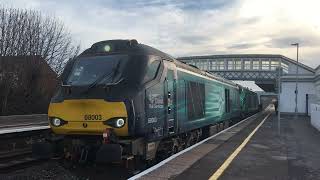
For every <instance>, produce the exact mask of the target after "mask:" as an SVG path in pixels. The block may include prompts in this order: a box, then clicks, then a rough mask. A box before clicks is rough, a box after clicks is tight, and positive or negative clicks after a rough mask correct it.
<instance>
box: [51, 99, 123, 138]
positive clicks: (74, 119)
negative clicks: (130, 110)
mask: <svg viewBox="0 0 320 180" xmlns="http://www.w3.org/2000/svg"><path fill="white" fill-rule="evenodd" d="M48 117H49V122H50V126H51V129H52V130H53V132H55V133H56V134H92V135H101V134H102V133H103V131H104V130H105V129H106V128H112V129H114V132H115V134H116V135H117V136H127V135H128V122H127V121H128V115H127V109H126V106H125V104H124V102H108V101H105V100H103V99H77V100H65V101H63V102H59V103H50V106H49V111H48Z"/></svg>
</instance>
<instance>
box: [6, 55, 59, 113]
mask: <svg viewBox="0 0 320 180" xmlns="http://www.w3.org/2000/svg"><path fill="white" fill-rule="evenodd" d="M57 84H58V80H57V74H56V73H55V72H54V71H53V70H52V69H51V68H50V66H49V65H48V64H47V62H46V61H45V60H44V59H42V58H41V57H40V56H6V57H1V56H0V115H14V114H34V113H47V108H48V104H49V102H50V99H51V96H52V95H53V93H54V90H55V88H56V87H57Z"/></svg>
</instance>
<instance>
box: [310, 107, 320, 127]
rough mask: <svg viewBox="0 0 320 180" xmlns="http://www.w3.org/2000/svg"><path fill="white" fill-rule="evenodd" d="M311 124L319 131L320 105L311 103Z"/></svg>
mask: <svg viewBox="0 0 320 180" xmlns="http://www.w3.org/2000/svg"><path fill="white" fill-rule="evenodd" d="M311 125H312V126H313V127H315V128H317V129H318V130H319V131H320V105H317V104H311Z"/></svg>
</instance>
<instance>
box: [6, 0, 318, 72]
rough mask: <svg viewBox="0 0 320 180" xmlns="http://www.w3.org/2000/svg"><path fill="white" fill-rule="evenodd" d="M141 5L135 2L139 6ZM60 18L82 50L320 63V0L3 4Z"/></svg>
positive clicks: (18, 0) (15, 0) (27, 0)
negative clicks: (126, 48) (136, 47)
mask: <svg viewBox="0 0 320 180" xmlns="http://www.w3.org/2000/svg"><path fill="white" fill-rule="evenodd" d="M133 2H135V3H133ZM0 6H4V7H17V8H30V9H35V10H39V11H41V12H42V13H43V14H46V15H54V16H56V17H58V18H59V19H60V20H61V21H63V22H64V23H65V24H66V26H67V27H68V28H69V30H70V32H71V33H72V35H73V37H74V38H75V40H76V41H78V42H80V43H81V46H82V48H83V49H84V48H87V47H89V46H90V45H91V44H92V43H94V42H96V41H101V40H106V39H137V40H138V41H139V42H142V43H145V44H148V45H151V46H154V47H156V48H158V49H160V50H162V51H164V52H166V53H168V54H171V55H173V56H175V57H177V56H188V55H208V54H231V53H233V54H235V53H240V54H244V53H267V54H282V55H285V56H287V57H289V58H293V59H295V55H296V49H295V48H294V47H293V46H290V44H291V43H294V42H299V43H300V44H301V51H300V59H301V61H302V62H303V63H304V64H306V65H309V66H311V67H316V66H318V65H319V64H320V63H319V62H320V61H318V57H319V56H320V10H319V8H320V1H319V0H300V1H295V0H212V1H209V0H168V1H160V0H90V1H88V0H68V1H67V0H55V1H54V0H50V1H49V0H48V1H44V0H0Z"/></svg>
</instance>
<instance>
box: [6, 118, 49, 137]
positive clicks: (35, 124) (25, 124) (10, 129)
mask: <svg viewBox="0 0 320 180" xmlns="http://www.w3.org/2000/svg"><path fill="white" fill-rule="evenodd" d="M47 119H48V117H47V115H46V114H31V115H13V116H0V135H1V134H8V133H18V132H24V131H33V130H42V129H48V128H49V124H48V120H47Z"/></svg>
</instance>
